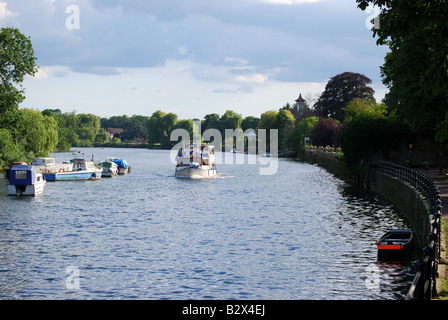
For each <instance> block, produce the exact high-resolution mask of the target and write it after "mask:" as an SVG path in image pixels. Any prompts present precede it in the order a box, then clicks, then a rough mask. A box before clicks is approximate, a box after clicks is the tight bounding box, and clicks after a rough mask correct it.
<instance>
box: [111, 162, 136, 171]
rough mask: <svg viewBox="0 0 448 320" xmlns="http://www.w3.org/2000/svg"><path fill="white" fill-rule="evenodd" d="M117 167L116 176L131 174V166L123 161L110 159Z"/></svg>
mask: <svg viewBox="0 0 448 320" xmlns="http://www.w3.org/2000/svg"><path fill="white" fill-rule="evenodd" d="M112 161H113V162H115V163H116V164H117V166H118V174H128V173H130V172H131V166H130V165H129V164H128V163H127V162H126V160H124V159H112Z"/></svg>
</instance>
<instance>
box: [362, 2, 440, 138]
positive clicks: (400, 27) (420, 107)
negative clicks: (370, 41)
mask: <svg viewBox="0 0 448 320" xmlns="http://www.w3.org/2000/svg"><path fill="white" fill-rule="evenodd" d="M356 2H357V3H358V7H359V8H361V9H362V10H365V9H366V8H367V7H368V6H369V5H375V6H378V7H379V8H380V9H381V13H380V16H379V21H380V26H379V28H374V29H372V31H373V36H374V37H377V44H378V45H387V46H388V47H389V49H390V52H389V53H388V54H387V56H386V58H385V63H384V65H383V66H382V67H381V72H382V76H383V82H384V84H385V85H387V87H388V88H389V90H390V91H389V93H388V95H387V104H388V105H389V106H390V107H394V108H395V109H396V110H397V113H398V115H399V116H400V117H401V118H403V119H405V120H406V121H407V122H408V123H409V124H410V125H411V126H412V127H413V129H414V131H420V130H425V129H429V128H437V127H439V128H440V127H444V126H443V122H444V121H446V120H445V114H446V113H447V112H448V46H447V39H448V24H447V23H446V22H447V21H448V9H447V8H448V6H447V3H446V1H439V0H356ZM447 136H448V135H447Z"/></svg>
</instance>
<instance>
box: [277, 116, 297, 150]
mask: <svg viewBox="0 0 448 320" xmlns="http://www.w3.org/2000/svg"><path fill="white" fill-rule="evenodd" d="M294 122H295V118H294V116H293V115H292V113H291V111H289V110H287V109H281V110H280V111H279V112H278V114H277V123H276V127H277V128H278V140H279V141H278V144H279V148H280V149H286V148H287V147H288V137H289V135H290V134H291V131H292V130H293V129H294Z"/></svg>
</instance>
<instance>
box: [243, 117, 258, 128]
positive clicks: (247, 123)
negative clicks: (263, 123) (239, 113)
mask: <svg viewBox="0 0 448 320" xmlns="http://www.w3.org/2000/svg"><path fill="white" fill-rule="evenodd" d="M259 123H260V118H256V117H253V116H247V117H246V118H244V119H243V121H242V122H241V129H242V130H243V131H246V130H247V129H254V130H255V129H257V128H258V125H259Z"/></svg>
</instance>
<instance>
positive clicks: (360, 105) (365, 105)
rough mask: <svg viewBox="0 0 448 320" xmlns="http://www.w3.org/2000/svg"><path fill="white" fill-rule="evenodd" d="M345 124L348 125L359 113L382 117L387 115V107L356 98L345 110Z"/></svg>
mask: <svg viewBox="0 0 448 320" xmlns="http://www.w3.org/2000/svg"><path fill="white" fill-rule="evenodd" d="M343 110H344V112H345V122H346V123H348V122H350V121H351V120H353V118H354V117H356V115H358V114H360V113H371V114H373V115H377V116H382V115H386V114H387V106H386V105H384V104H377V103H376V102H373V101H370V100H365V99H360V98H356V99H354V100H352V101H350V102H349V103H348V104H347V106H346V107H345V108H343Z"/></svg>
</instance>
